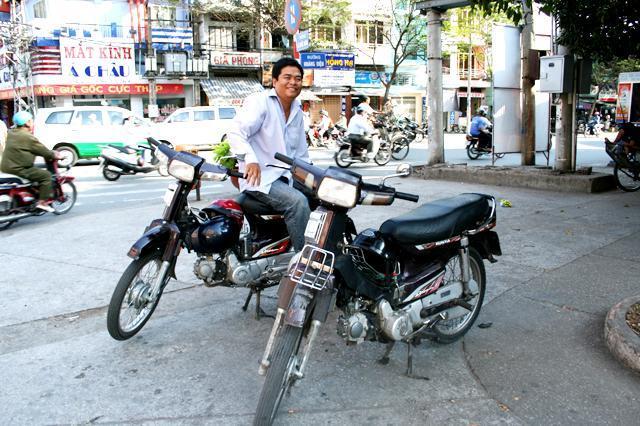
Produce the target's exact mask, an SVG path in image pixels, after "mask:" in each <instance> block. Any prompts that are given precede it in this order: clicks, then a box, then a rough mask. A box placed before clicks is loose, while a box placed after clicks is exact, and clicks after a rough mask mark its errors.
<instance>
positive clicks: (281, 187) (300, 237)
mask: <svg viewBox="0 0 640 426" xmlns="http://www.w3.org/2000/svg"><path fill="white" fill-rule="evenodd" d="M250 193H251V196H253V197H254V198H257V199H258V200H260V201H262V202H263V203H265V204H267V205H269V206H271V207H272V208H273V209H275V210H277V211H279V212H282V213H283V214H284V222H285V224H286V225H287V230H288V231H289V236H290V237H291V242H292V243H293V248H294V249H295V251H300V250H302V247H304V229H305V228H306V227H307V222H308V221H309V215H310V214H311V209H309V202H308V201H307V197H305V196H304V194H302V192H300V191H298V190H297V189H295V188H292V187H290V186H289V185H288V184H286V183H285V182H283V181H281V180H277V181H275V182H273V183H272V184H271V189H270V190H269V194H265V193H264V192H258V191H250Z"/></svg>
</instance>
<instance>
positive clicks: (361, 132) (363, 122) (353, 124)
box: [347, 104, 378, 158]
mask: <svg viewBox="0 0 640 426" xmlns="http://www.w3.org/2000/svg"><path fill="white" fill-rule="evenodd" d="M365 105H366V104H364V105H363V104H360V105H358V106H357V107H356V115H354V116H353V117H351V121H350V122H349V127H347V135H349V139H350V140H351V141H352V142H351V143H352V144H357V145H359V146H364V145H366V146H367V157H369V158H373V157H375V155H376V152H377V151H378V147H377V146H376V145H377V144H376V143H375V141H374V140H373V139H372V138H371V135H373V133H374V132H375V130H374V129H373V126H372V125H371V121H369V112H368V111H369V109H368V108H367V106H368V105H366V106H365ZM369 108H371V107H369Z"/></svg>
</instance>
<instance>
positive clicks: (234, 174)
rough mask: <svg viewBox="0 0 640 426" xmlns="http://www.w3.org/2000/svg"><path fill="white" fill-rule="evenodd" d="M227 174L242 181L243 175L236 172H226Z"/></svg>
mask: <svg viewBox="0 0 640 426" xmlns="http://www.w3.org/2000/svg"><path fill="white" fill-rule="evenodd" d="M227 174H228V175H229V176H232V177H237V178H240V179H244V173H242V172H239V171H237V170H227Z"/></svg>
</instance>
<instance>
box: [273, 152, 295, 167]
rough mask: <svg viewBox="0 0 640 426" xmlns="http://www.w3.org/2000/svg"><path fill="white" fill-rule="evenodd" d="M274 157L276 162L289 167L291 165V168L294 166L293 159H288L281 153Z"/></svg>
mask: <svg viewBox="0 0 640 426" xmlns="http://www.w3.org/2000/svg"><path fill="white" fill-rule="evenodd" d="M273 157H274V158H275V159H276V160H279V161H282V162H283V163H285V164H288V165H290V166H292V165H293V159H292V158H289V157H287V156H286V155H284V154H281V153H279V152H276V153H275V155H274V156H273Z"/></svg>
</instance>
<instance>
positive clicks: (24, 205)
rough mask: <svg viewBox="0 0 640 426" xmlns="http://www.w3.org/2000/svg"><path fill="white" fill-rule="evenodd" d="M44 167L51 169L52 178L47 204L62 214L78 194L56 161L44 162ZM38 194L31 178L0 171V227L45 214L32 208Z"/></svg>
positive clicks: (4, 227) (69, 177)
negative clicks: (51, 188)
mask: <svg viewBox="0 0 640 426" xmlns="http://www.w3.org/2000/svg"><path fill="white" fill-rule="evenodd" d="M47 169H48V170H49V171H50V172H51V176H52V181H53V197H52V199H53V201H52V203H51V207H53V208H54V209H55V212H54V214H57V215H61V214H65V213H67V212H68V211H69V210H71V208H72V207H73V205H74V204H75V202H76V198H77V196H78V192H77V190H76V186H75V184H74V183H73V180H74V179H75V178H74V177H73V176H70V175H68V174H64V173H60V172H59V169H58V161H57V160H53V161H50V162H47ZM67 171H68V169H67ZM38 193H39V191H38V187H37V186H34V184H33V183H32V182H31V181H29V180H27V179H24V178H21V177H19V176H16V175H12V174H8V173H0V230H4V229H7V228H8V227H10V226H11V225H12V224H13V223H14V222H17V221H18V220H20V219H24V218H27V217H30V216H41V215H43V214H45V213H46V212H45V211H44V210H40V209H37V208H36V204H38Z"/></svg>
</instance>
